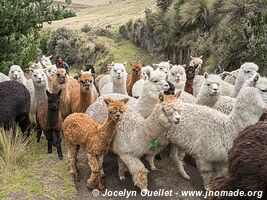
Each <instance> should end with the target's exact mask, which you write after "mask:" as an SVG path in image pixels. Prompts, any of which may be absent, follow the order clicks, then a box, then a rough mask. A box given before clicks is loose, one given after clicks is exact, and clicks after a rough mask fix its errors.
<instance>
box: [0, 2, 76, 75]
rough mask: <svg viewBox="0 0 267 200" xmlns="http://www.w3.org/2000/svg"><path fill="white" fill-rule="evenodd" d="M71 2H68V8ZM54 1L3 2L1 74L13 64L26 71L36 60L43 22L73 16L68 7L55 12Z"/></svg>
mask: <svg viewBox="0 0 267 200" xmlns="http://www.w3.org/2000/svg"><path fill="white" fill-rule="evenodd" d="M70 2H71V1H70V0H66V4H67V5H68V4H69V3H70ZM51 4H52V0H12V1H10V0H2V1H1V2H0V19H1V20H0V71H1V72H7V70H8V69H9V67H10V65H11V64H19V65H21V67H22V68H27V67H28V65H29V63H30V62H31V61H34V60H36V58H37V56H38V47H39V42H40V41H39V36H40V34H39V31H40V29H41V28H42V23H43V22H49V21H50V20H55V19H63V18H66V17H70V16H73V15H74V13H73V12H72V11H68V10H66V9H65V8H66V6H65V7H62V8H59V7H58V8H57V9H54V8H53V7H52V6H51Z"/></svg>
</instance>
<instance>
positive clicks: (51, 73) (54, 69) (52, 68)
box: [45, 65, 57, 77]
mask: <svg viewBox="0 0 267 200" xmlns="http://www.w3.org/2000/svg"><path fill="white" fill-rule="evenodd" d="M45 73H46V75H47V76H48V77H53V76H54V75H55V74H56V73H57V67H56V65H49V66H47V67H46V68H45Z"/></svg>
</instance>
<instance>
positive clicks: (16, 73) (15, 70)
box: [8, 65, 34, 96]
mask: <svg viewBox="0 0 267 200" xmlns="http://www.w3.org/2000/svg"><path fill="white" fill-rule="evenodd" d="M8 76H9V78H10V80H11V81H17V82H19V83H21V84H23V85H25V87H26V88H27V89H28V90H29V92H30V95H31V96H32V95H33V90H34V88H33V82H32V80H31V79H30V80H27V79H26V78H25V76H24V72H23V70H22V69H21V67H20V66H19V65H12V66H11V67H10V69H9V73H8Z"/></svg>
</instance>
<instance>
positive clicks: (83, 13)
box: [44, 0, 156, 30]
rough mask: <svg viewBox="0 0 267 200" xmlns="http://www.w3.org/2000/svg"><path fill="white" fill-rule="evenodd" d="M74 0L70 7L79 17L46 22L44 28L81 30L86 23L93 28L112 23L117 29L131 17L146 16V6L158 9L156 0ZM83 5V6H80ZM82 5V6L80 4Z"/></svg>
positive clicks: (113, 27) (103, 26) (134, 18)
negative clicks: (50, 22)
mask: <svg viewBox="0 0 267 200" xmlns="http://www.w3.org/2000/svg"><path fill="white" fill-rule="evenodd" d="M111 2H112V3H111V4H110V3H109V0H99V1H97V0H73V1H72V5H71V6H70V8H73V9H74V10H75V11H76V13H77V17H72V18H68V19H63V20H59V21H55V22H52V24H50V25H49V24H47V23H44V29H51V30H55V29H57V28H60V27H67V28H70V29H72V30H80V29H81V28H82V27H83V25H84V24H86V23H87V24H89V25H90V26H91V27H93V29H98V28H105V27H106V26H107V25H111V26H112V29H113V30H115V29H117V28H118V27H119V26H120V25H122V24H125V23H126V22H127V21H128V20H129V19H133V20H136V19H139V18H143V17H144V16H145V12H144V11H145V8H146V7H149V8H151V9H152V10H154V9H156V1H155V0H124V1H123V0H111ZM78 5H82V6H83V8H82V9H81V8H79V6H78ZM80 7H81V6H80Z"/></svg>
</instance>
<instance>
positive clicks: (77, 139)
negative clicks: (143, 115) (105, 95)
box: [63, 98, 128, 190]
mask: <svg viewBox="0 0 267 200" xmlns="http://www.w3.org/2000/svg"><path fill="white" fill-rule="evenodd" d="M104 101H105V102H106V104H107V107H108V117H107V119H106V121H105V122H104V123H103V124H102V125H101V124H98V123H97V122H95V121H94V120H93V119H91V118H90V117H89V116H88V115H87V114H84V113H74V114H71V115H70V116H68V117H67V118H66V119H65V121H64V123H63V130H64V135H65V138H66V143H67V146H68V150H69V155H70V162H71V174H72V175H73V177H74V179H75V180H76V181H79V180H80V177H79V173H78V169H77V154H78V150H79V146H83V147H85V149H86V151H87V157H88V165H89V166H90V168H91V176H90V178H89V179H88V180H87V187H88V188H90V189H92V188H94V187H95V186H96V187H97V188H98V189H100V190H102V189H104V183H103V180H102V179H101V171H102V169H101V168H102V162H103V156H104V154H105V153H106V152H107V151H108V150H109V148H110V146H111V143H112V141H113V139H114V137H115V133H116V125H117V123H118V122H119V120H120V117H121V116H122V114H123V113H124V112H125V111H126V105H125V104H126V103H127V101H128V99H127V98H124V99H122V100H119V101H114V100H111V99H105V100H104Z"/></svg>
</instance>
